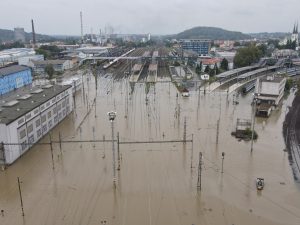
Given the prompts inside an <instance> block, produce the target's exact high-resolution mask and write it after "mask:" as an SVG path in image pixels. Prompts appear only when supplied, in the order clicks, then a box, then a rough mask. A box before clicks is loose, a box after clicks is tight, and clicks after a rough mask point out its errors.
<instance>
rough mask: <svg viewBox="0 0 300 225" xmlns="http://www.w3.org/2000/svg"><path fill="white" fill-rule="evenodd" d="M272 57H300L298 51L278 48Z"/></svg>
mask: <svg viewBox="0 0 300 225" xmlns="http://www.w3.org/2000/svg"><path fill="white" fill-rule="evenodd" d="M272 57H274V58H276V59H278V58H298V52H297V51H295V50H292V49H277V50H275V51H274V52H273V53H272Z"/></svg>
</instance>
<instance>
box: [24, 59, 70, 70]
mask: <svg viewBox="0 0 300 225" xmlns="http://www.w3.org/2000/svg"><path fill="white" fill-rule="evenodd" d="M28 65H29V66H30V67H32V68H33V70H34V72H36V73H39V74H41V73H44V72H45V68H46V66H47V65H52V66H53V69H54V70H55V71H56V72H64V71H65V70H68V69H71V68H72V67H73V63H72V62H71V60H62V59H55V60H43V61H30V62H29V64H28Z"/></svg>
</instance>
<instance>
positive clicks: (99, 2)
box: [0, 0, 300, 35]
mask: <svg viewBox="0 0 300 225" xmlns="http://www.w3.org/2000/svg"><path fill="white" fill-rule="evenodd" d="M1 1H2V4H1V7H0V13H1V20H0V28H4V29H13V28H14V27H24V28H25V30H26V31H31V24H30V20H31V18H32V19H34V21H35V28H36V32H37V33H43V34H70V35H80V17H79V13H80V11H82V12H83V23H84V32H85V33H87V32H90V31H91V28H93V32H94V33H95V32H97V33H98V32H99V29H100V28H102V29H104V27H105V26H106V25H111V26H112V27H113V28H114V32H115V33H152V34H173V33H178V32H180V31H183V30H185V29H188V28H192V27H194V26H215V27H221V28H224V29H228V30H235V31H241V32H244V33H250V32H262V31H266V32H275V31H284V32H287V31H291V30H292V26H293V24H294V22H295V21H296V20H299V21H300V14H299V9H300V0H147V1H146V0H1Z"/></svg>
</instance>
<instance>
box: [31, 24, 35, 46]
mask: <svg viewBox="0 0 300 225" xmlns="http://www.w3.org/2000/svg"><path fill="white" fill-rule="evenodd" d="M31 26H32V43H33V47H35V44H36V39H35V31H34V23H33V19H32V20H31Z"/></svg>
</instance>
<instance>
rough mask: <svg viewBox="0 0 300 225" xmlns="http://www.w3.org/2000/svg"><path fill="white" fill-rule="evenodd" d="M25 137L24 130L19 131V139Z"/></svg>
mask: <svg viewBox="0 0 300 225" xmlns="http://www.w3.org/2000/svg"><path fill="white" fill-rule="evenodd" d="M25 136H26V130H25V129H24V130H21V131H20V139H23V138H24V137H25Z"/></svg>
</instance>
